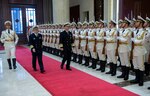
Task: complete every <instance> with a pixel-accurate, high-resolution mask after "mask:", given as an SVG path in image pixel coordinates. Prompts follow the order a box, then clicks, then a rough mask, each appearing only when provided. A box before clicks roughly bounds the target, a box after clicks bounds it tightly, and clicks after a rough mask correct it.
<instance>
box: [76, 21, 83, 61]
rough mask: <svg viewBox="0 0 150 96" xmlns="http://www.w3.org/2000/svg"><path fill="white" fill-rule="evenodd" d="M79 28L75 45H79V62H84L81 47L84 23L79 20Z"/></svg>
mask: <svg viewBox="0 0 150 96" xmlns="http://www.w3.org/2000/svg"><path fill="white" fill-rule="evenodd" d="M77 24H78V29H77V30H76V31H75V47H77V54H78V61H77V62H78V63H79V64H82V59H83V51H82V49H81V40H82V39H81V33H82V29H81V27H82V23H81V22H78V23H77Z"/></svg>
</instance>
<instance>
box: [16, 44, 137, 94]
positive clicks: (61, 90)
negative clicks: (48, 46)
mask: <svg viewBox="0 0 150 96" xmlns="http://www.w3.org/2000/svg"><path fill="white" fill-rule="evenodd" d="M17 61H18V62H19V63H20V64H21V65H22V66H23V67H24V68H25V69H26V70H27V71H28V72H29V73H30V74H31V75H32V76H33V77H34V78H35V79H36V80H37V81H38V82H39V83H40V84H41V85H42V86H44V87H45V88H46V89H47V90H48V91H49V92H50V93H51V94H52V95H53V96H138V95H137V94H134V93H132V92H130V91H127V90H125V89H123V88H121V87H118V86H116V85H113V84H110V83H108V82H105V81H103V80H100V79H98V78H96V77H93V76H91V75H89V74H86V73H84V72H82V71H79V70H77V69H75V68H72V69H73V71H67V70H61V69H60V67H59V66H60V62H58V61H56V60H54V59H51V58H49V57H47V56H43V62H44V66H45V70H46V73H45V74H41V73H40V72H39V71H38V72H34V71H33V70H32V67H31V53H30V50H29V49H27V48H24V47H17Z"/></svg>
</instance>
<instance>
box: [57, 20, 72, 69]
mask: <svg viewBox="0 0 150 96" xmlns="http://www.w3.org/2000/svg"><path fill="white" fill-rule="evenodd" d="M64 29H65V30H64V31H63V32H61V33H60V41H59V44H60V49H61V50H63V54H64V57H63V60H62V63H61V66H60V67H61V69H63V66H64V64H65V62H66V61H67V64H66V70H71V68H70V61H71V52H72V46H73V43H74V40H73V35H72V33H71V32H70V31H69V24H68V23H66V24H65V25H64Z"/></svg>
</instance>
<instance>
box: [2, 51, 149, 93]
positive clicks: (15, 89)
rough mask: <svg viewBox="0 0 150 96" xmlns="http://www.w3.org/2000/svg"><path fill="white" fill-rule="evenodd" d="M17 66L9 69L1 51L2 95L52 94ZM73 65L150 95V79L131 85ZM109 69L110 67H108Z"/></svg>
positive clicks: (74, 65)
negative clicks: (140, 83) (141, 83)
mask: <svg viewBox="0 0 150 96" xmlns="http://www.w3.org/2000/svg"><path fill="white" fill-rule="evenodd" d="M44 55H46V56H48V57H51V58H53V59H55V60H58V61H61V58H60V57H57V56H54V55H51V54H49V53H45V52H44ZM17 66H18V68H17V69H16V70H9V69H8V65H7V62H6V59H5V52H4V51H0V96H51V94H50V93H49V92H47V90H46V89H44V88H43V87H42V86H41V85H40V84H39V83H38V82H37V81H36V80H35V79H34V78H33V77H32V76H31V75H30V74H29V73H28V72H27V71H26V70H25V69H24V68H23V67H22V66H21V65H20V64H19V63H17ZM71 66H72V67H74V68H77V69H78V70H81V71H83V72H86V73H88V74H90V75H92V76H95V77H97V78H100V79H102V80H105V81H107V82H109V83H112V84H116V85H118V86H121V87H123V88H124V89H127V90H129V91H132V92H134V93H137V94H139V95H140V96H150V90H147V87H148V86H150V81H149V80H147V81H146V82H144V86H142V87H139V86H138V84H134V85H131V84H130V83H129V82H128V81H124V80H123V79H118V78H116V76H110V75H106V74H105V73H101V72H99V71H95V70H94V69H90V68H87V67H85V66H82V65H79V64H77V63H74V62H71ZM107 70H108V68H106V71H107ZM117 75H120V72H119V71H117ZM131 79H134V76H133V75H130V78H129V80H131ZM148 79H149V77H148Z"/></svg>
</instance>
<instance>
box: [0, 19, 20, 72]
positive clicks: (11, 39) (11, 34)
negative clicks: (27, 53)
mask: <svg viewBox="0 0 150 96" xmlns="http://www.w3.org/2000/svg"><path fill="white" fill-rule="evenodd" d="M4 25H5V27H6V26H11V22H10V21H6V22H5V23H4ZM1 42H2V43H4V48H5V51H6V58H7V61H8V64H9V69H12V67H11V58H12V61H13V68H14V69H16V55H15V52H16V44H17V43H18V36H17V34H16V32H15V31H13V30H11V29H6V30H4V31H2V35H1Z"/></svg>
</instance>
